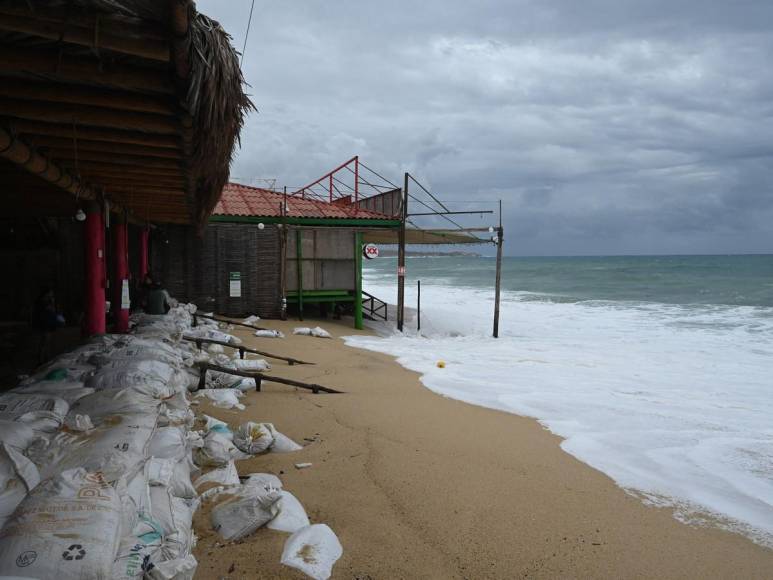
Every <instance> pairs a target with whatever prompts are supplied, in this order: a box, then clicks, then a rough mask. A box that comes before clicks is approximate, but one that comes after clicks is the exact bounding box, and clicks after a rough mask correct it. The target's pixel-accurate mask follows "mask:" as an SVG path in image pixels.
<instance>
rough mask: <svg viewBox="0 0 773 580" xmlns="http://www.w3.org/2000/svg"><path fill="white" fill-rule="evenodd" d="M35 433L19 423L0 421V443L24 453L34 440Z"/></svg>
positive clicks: (30, 428)
mask: <svg viewBox="0 0 773 580" xmlns="http://www.w3.org/2000/svg"><path fill="white" fill-rule="evenodd" d="M35 438H36V435H35V431H34V430H33V429H32V427H30V426H29V425H25V424H24V423H20V422H19V421H8V420H0V443H5V444H6V445H9V446H10V447H15V448H16V449H18V450H19V451H24V450H25V449H27V447H29V446H30V444H31V443H32V442H33V441H34V440H35Z"/></svg>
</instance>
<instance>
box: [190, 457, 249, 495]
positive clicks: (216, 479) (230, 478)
mask: <svg viewBox="0 0 773 580" xmlns="http://www.w3.org/2000/svg"><path fill="white" fill-rule="evenodd" d="M205 483H217V484H219V485H226V486H230V485H240V481H239V472H237V471H236V465H235V464H234V462H233V460H231V461H229V462H228V463H226V465H225V467H218V468H216V469H213V470H212V471H208V472H207V473H205V474H204V475H202V476H201V477H199V478H198V479H197V480H196V481H195V482H194V483H193V485H194V487H196V488H200V487H201V486H203V485H204V484H205Z"/></svg>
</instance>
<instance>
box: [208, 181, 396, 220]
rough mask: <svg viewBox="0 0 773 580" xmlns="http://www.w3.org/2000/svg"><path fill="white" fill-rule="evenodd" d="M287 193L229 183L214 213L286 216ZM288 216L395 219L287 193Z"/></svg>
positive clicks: (350, 206)
mask: <svg viewBox="0 0 773 580" xmlns="http://www.w3.org/2000/svg"><path fill="white" fill-rule="evenodd" d="M283 199H284V195H283V194H281V193H278V192H276V191H271V190H269V189H261V188H259V187H251V186H249V185H242V184H240V183H228V184H226V186H225V187H224V188H223V193H222V195H221V196H220V201H219V202H218V203H217V205H216V206H215V210H214V211H213V212H212V215H220V216H254V217H282V213H281V207H282V201H283ZM286 217H288V218H333V219H374V220H375V219H394V218H391V217H390V216H388V215H385V214H382V213H379V212H375V211H370V210H367V209H360V208H357V207H355V206H354V205H342V204H340V203H332V204H331V203H328V202H325V201H319V200H315V199H302V198H300V197H293V196H290V195H288V196H287V215H286Z"/></svg>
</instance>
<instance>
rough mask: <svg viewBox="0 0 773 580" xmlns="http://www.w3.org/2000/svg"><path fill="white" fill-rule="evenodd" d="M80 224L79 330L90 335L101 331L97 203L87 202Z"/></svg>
mask: <svg viewBox="0 0 773 580" xmlns="http://www.w3.org/2000/svg"><path fill="white" fill-rule="evenodd" d="M84 228H85V231H84V236H83V238H84V247H85V250H86V255H85V261H84V268H83V269H84V278H85V280H86V288H85V291H86V293H85V301H84V318H83V334H85V335H86V336H92V335H94V334H104V332H105V284H104V280H105V264H104V262H105V244H104V240H105V235H104V224H103V223H102V210H101V208H100V207H99V204H98V203H96V202H91V203H89V204H88V206H87V207H86V222H85V224H84Z"/></svg>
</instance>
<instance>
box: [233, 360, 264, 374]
mask: <svg viewBox="0 0 773 580" xmlns="http://www.w3.org/2000/svg"><path fill="white" fill-rule="evenodd" d="M231 365H232V366H233V367H234V368H236V369H238V370H240V371H267V370H270V369H271V365H270V364H268V363H267V362H266V361H264V360H263V359H262V358H245V359H235V360H234V361H232V363H231Z"/></svg>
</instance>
